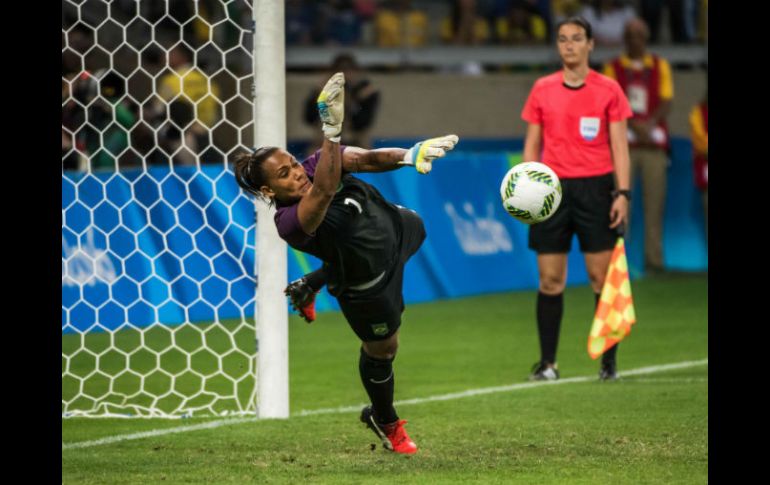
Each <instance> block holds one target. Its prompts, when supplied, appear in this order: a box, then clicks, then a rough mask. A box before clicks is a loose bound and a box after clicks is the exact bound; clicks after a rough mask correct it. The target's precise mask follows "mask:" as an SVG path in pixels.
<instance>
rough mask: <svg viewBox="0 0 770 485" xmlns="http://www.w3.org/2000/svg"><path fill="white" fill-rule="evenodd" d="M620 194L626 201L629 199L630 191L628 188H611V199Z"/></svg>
mask: <svg viewBox="0 0 770 485" xmlns="http://www.w3.org/2000/svg"><path fill="white" fill-rule="evenodd" d="M621 195H622V196H623V197H625V198H626V200H628V201H630V200H631V191H630V190H627V189H622V190H613V191H612V198H613V199H617V198H618V197H620V196H621Z"/></svg>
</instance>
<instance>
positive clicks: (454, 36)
mask: <svg viewBox="0 0 770 485" xmlns="http://www.w3.org/2000/svg"><path fill="white" fill-rule="evenodd" d="M490 37H491V33H490V27H489V23H488V22H487V20H486V19H485V18H484V17H483V16H482V15H480V12H479V9H478V4H477V2H476V0H454V1H453V2H452V10H451V13H450V15H449V17H446V18H444V20H443V21H442V23H441V39H442V40H443V41H444V42H445V43H447V44H450V43H451V44H456V45H478V44H486V43H487V42H488V41H489V40H490Z"/></svg>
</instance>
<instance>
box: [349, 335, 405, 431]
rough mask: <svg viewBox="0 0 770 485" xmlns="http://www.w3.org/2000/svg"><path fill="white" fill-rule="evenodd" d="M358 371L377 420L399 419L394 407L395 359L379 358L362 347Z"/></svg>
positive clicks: (391, 420)
mask: <svg viewBox="0 0 770 485" xmlns="http://www.w3.org/2000/svg"><path fill="white" fill-rule="evenodd" d="M358 371H359V373H360V374H361V382H363V384H364V389H366V393H367V394H368V395H369V399H370V400H371V401H372V407H373V408H374V414H375V416H377V421H379V422H380V423H382V424H389V423H392V422H394V421H398V415H397V414H396V410H395V408H393V389H394V381H395V378H394V376H393V359H377V358H374V357H372V356H370V355H368V354H367V353H366V352H364V349H363V348H362V349H361V357H360V358H359V360H358Z"/></svg>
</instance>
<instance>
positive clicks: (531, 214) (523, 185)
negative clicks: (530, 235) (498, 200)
mask: <svg viewBox="0 0 770 485" xmlns="http://www.w3.org/2000/svg"><path fill="white" fill-rule="evenodd" d="M500 197H502V199H503V207H504V208H505V210H506V211H507V212H508V213H509V214H510V215H512V216H513V217H515V218H516V219H518V220H520V221H521V222H523V223H525V224H536V223H538V222H543V221H544V220H546V219H548V218H549V217H551V216H552V215H553V214H554V213H555V212H556V209H558V208H559V204H560V203H561V183H560V182H559V177H557V176H556V173H555V172H554V171H553V170H551V169H550V168H548V166H546V165H544V164H542V163H539V162H524V163H520V164H518V165H516V166H515V167H513V168H512V169H510V170H508V173H506V174H505V177H503V182H502V183H501V184H500Z"/></svg>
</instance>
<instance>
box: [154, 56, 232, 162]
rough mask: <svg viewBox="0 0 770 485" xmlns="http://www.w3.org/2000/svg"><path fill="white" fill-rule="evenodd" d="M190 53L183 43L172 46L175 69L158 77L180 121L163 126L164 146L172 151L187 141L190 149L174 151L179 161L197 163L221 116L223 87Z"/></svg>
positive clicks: (175, 119)
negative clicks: (203, 69) (220, 96)
mask: <svg viewBox="0 0 770 485" xmlns="http://www.w3.org/2000/svg"><path fill="white" fill-rule="evenodd" d="M190 57H191V55H190V52H189V51H188V50H187V48H185V47H183V46H181V45H179V46H177V47H175V48H173V49H171V51H169V53H168V65H169V67H170V69H171V71H172V72H168V73H166V74H164V75H163V76H161V78H160V80H159V81H158V91H159V94H160V96H161V97H162V98H163V100H165V101H166V102H167V103H168V113H169V119H170V121H171V122H173V123H174V124H175V125H176V126H173V125H171V124H170V123H166V124H164V125H163V126H162V127H161V132H160V133H159V135H160V136H159V138H160V139H162V140H163V142H162V143H161V146H162V147H163V148H164V149H165V151H166V152H167V153H168V154H169V155H171V154H173V153H175V152H176V151H177V150H178V149H179V147H180V145H184V147H185V148H186V150H185V149H183V150H180V151H179V152H178V153H176V154H175V155H174V158H175V161H177V162H178V163H181V164H183V165H192V164H194V163H195V155H197V154H199V153H200V152H202V151H203V150H205V148H206V147H207V146H208V145H209V129H211V128H213V126H214V125H215V124H216V123H217V122H218V121H219V118H220V113H219V103H218V102H217V100H216V99H215V96H216V97H218V96H219V87H218V86H217V85H216V84H215V83H214V82H213V81H211V80H210V79H209V78H208V76H206V75H205V74H204V73H203V72H201V70H200V69H199V68H198V67H194V66H193V65H192V64H191V63H190ZM209 84H210V85H211V89H210V90H209ZM180 130H183V131H180Z"/></svg>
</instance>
